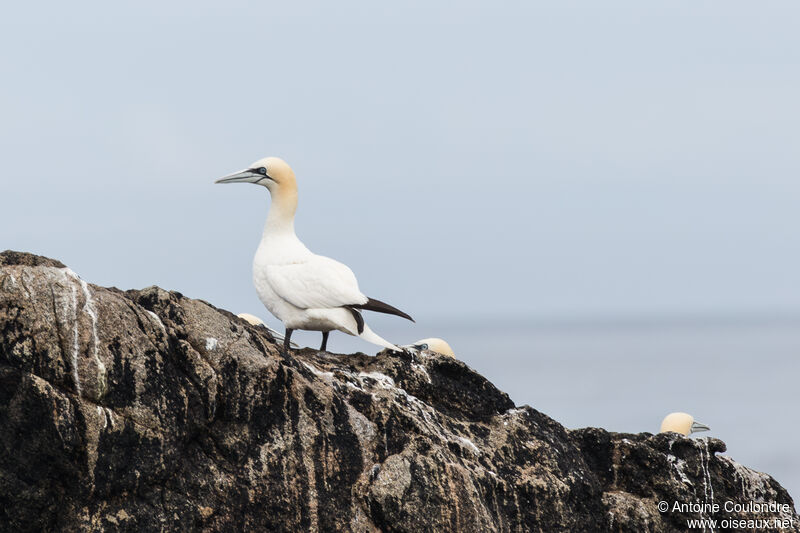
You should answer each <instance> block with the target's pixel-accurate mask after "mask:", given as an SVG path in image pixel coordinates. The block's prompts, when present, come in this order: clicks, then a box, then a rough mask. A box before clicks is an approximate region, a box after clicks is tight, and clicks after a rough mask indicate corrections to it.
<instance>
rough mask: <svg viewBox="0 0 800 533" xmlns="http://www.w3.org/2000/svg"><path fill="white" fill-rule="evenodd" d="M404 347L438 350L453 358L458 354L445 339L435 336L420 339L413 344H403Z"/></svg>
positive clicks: (430, 350)
mask: <svg viewBox="0 0 800 533" xmlns="http://www.w3.org/2000/svg"><path fill="white" fill-rule="evenodd" d="M403 348H409V349H411V350H417V351H425V350H427V351H429V352H436V353H439V354H442V355H447V356H449V357H453V358H455V356H456V354H455V353H454V352H453V349H452V348H450V345H449V344H447V342H446V341H445V340H444V339H437V338H435V337H431V338H429V339H420V340H418V341H416V342H415V343H413V344H407V345H405V346H403Z"/></svg>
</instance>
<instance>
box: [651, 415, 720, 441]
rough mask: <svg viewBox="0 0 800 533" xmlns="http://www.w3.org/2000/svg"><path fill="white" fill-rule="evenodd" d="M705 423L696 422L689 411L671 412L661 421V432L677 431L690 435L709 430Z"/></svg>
mask: <svg viewBox="0 0 800 533" xmlns="http://www.w3.org/2000/svg"><path fill="white" fill-rule="evenodd" d="M709 429H711V428H709V427H708V426H707V425H705V424H701V423H700V422H695V420H694V417H693V416H692V415H690V414H688V413H670V414H668V415H667V416H666V417H664V420H663V421H662V422H661V431H660V433H669V432H675V433H680V434H681V435H686V436H689V435H690V434H692V433H694V432H696V431H708V430H709Z"/></svg>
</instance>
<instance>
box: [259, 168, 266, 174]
mask: <svg viewBox="0 0 800 533" xmlns="http://www.w3.org/2000/svg"><path fill="white" fill-rule="evenodd" d="M258 173H259V174H261V175H262V176H266V175H267V169H266V168H265V167H260V168H259V169H258Z"/></svg>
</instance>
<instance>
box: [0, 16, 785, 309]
mask: <svg viewBox="0 0 800 533" xmlns="http://www.w3.org/2000/svg"><path fill="white" fill-rule="evenodd" d="M798 15H800V7H798V4H797V3H796V2H782V1H775V2H769V3H753V2H741V1H733V2H731V1H726V2H721V1H711V2H703V3H698V2H669V3H662V5H660V6H655V5H653V4H652V3H646V4H645V3H641V2H603V3H591V2H564V1H559V2H547V3H530V2H524V3H523V2H510V3H506V4H505V5H503V6H500V5H498V3H489V2H485V3H482V2H472V3H467V4H460V5H459V6H458V7H456V6H455V5H445V4H443V3H442V4H439V5H438V7H437V6H431V5H429V3H427V2H416V3H414V2H412V3H410V4H407V5H403V6H398V5H387V4H380V5H377V4H374V3H368V2H364V3H358V4H352V3H337V4H336V5H335V6H331V5H327V4H321V3H320V4H317V3H300V4H298V5H292V6H287V5H284V3H280V4H279V3H273V4H272V5H268V4H261V3H233V4H230V3H226V4H225V5H224V6H222V5H221V4H220V5H217V4H216V3H208V2H206V3H202V2H201V3H196V2H179V3H170V4H169V5H165V4H162V3H153V2H150V3H148V2H145V3H136V4H135V5H131V7H123V6H119V5H110V4H107V3H100V2H97V3H77V4H75V3H70V4H68V5H66V4H64V5H58V4H50V3H44V4H41V3H40V4H22V3H16V4H13V5H10V6H7V7H5V8H4V9H3V15H2V17H0V30H2V31H0V40H2V45H3V49H4V50H5V51H6V52H5V53H4V54H3V56H2V57H1V58H0V68H2V72H3V83H2V85H0V96H1V98H0V113H2V121H0V144H1V145H2V147H3V148H2V151H3V157H2V158H1V159H0V176H2V178H0V184H2V188H1V189H0V194H2V199H3V202H2V203H3V209H2V211H0V248H14V249H20V250H30V251H33V252H37V253H42V254H46V255H50V256H54V257H57V258H59V259H61V260H63V261H65V262H66V263H68V264H69V265H70V266H72V268H73V269H74V270H76V271H77V272H79V273H80V274H81V275H83V276H84V277H85V278H86V279H89V280H91V281H93V282H97V283H100V284H106V285H116V286H119V287H122V288H131V287H143V286H147V285H150V284H159V285H162V286H165V287H168V288H173V289H179V290H181V291H183V292H184V293H186V294H187V295H189V296H193V297H199V298H204V299H207V300H209V301H211V302H213V303H215V304H217V305H220V306H223V307H226V308H229V309H232V310H240V309H241V310H244V309H248V310H250V309H256V310H258V309H260V307H259V306H260V303H259V302H258V300H257V298H256V296H255V293H254V291H253V289H252V287H251V283H250V272H249V271H250V262H251V257H252V254H253V252H254V250H255V248H256V246H257V243H258V240H259V237H260V232H261V227H262V223H263V219H264V216H265V213H266V207H267V193H266V191H265V190H263V189H261V188H257V187H253V186H246V185H240V186H224V187H223V186H219V185H216V186H215V185H212V182H213V180H214V179H215V178H216V177H218V176H220V175H223V174H226V173H228V172H230V171H234V170H237V169H239V168H242V167H243V166H245V165H246V164H248V163H250V162H251V161H253V160H255V159H258V158H260V157H263V156H267V155H278V156H281V157H283V158H284V159H286V160H287V161H288V162H289V163H290V164H291V165H292V166H293V167H294V168H295V170H296V172H297V175H298V180H299V184H300V194H301V196H300V209H299V212H298V220H297V228H298V233H299V235H300V237H301V238H302V239H303V240H304V241H305V242H306V243H307V244H308V245H309V247H311V248H312V249H313V250H315V251H317V252H318V253H322V254H326V255H330V256H333V257H335V258H337V259H339V260H341V261H344V262H346V263H347V264H349V265H350V266H351V267H352V268H353V270H354V271H355V272H356V274H357V276H358V277H359V280H360V282H361V285H362V288H363V290H364V291H365V292H366V293H368V294H369V295H371V296H374V297H377V298H380V299H384V300H386V301H389V302H392V303H394V304H395V305H397V306H398V307H401V308H402V309H405V310H407V311H408V312H410V313H411V314H413V315H415V316H417V317H418V318H420V319H422V320H424V319H441V320H449V319H455V320H460V319H464V318H466V317H478V318H480V317H484V316H493V317H500V316H506V315H512V314H521V315H523V316H533V317H538V318H543V319H561V318H571V317H609V316H613V317H616V316H625V317H628V316H642V315H647V316H650V315H653V316H661V315H680V316H683V315H688V316H694V315H706V314H708V315H714V314H723V315H728V314H731V315H759V314H769V315H773V314H799V313H800V301H798V293H797V287H798V286H799V285H800V284H799V283H798V282H800V252H799V251H798V250H800V233H799V232H798V226H799V224H800V209H798V203H799V202H798V201H800V179H798V177H799V176H800V172H798V171H800V150H798V146H800V128H799V127H798V125H799V124H800V105H799V104H798V96H797V95H798V94H800V70H798V69H797V65H798V64H799V60H800V57H799V56H800V47H799V45H800V36H799V35H798V32H797V28H798V27H799V26H798V22H800V21H798V18H799V17H798Z"/></svg>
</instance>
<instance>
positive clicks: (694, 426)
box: [692, 422, 711, 433]
mask: <svg viewBox="0 0 800 533" xmlns="http://www.w3.org/2000/svg"><path fill="white" fill-rule="evenodd" d="M710 429H711V428H710V427H708V426H707V425H705V424H701V423H700V422H692V433H696V432H698V431H708V430H710Z"/></svg>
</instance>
